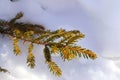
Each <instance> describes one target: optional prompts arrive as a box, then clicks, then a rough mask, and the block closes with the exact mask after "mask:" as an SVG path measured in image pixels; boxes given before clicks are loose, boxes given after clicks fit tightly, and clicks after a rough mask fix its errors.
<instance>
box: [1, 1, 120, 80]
mask: <svg viewBox="0 0 120 80" xmlns="http://www.w3.org/2000/svg"><path fill="white" fill-rule="evenodd" d="M119 7H120V0H13V2H11V1H10V0H0V19H5V20H10V19H11V18H13V17H14V16H15V15H16V14H17V13H18V12H23V13H24V17H23V18H21V19H20V20H18V21H19V22H20V21H23V22H30V23H35V24H42V25H44V26H45V27H46V29H51V30H55V29H59V28H63V29H67V30H72V29H77V30H80V31H81V32H83V33H84V34H85V35H86V37H85V39H83V40H81V41H80V42H79V44H80V45H81V46H83V47H86V48H89V49H92V50H93V51H95V52H96V53H97V54H98V58H97V59H96V60H95V61H92V60H84V59H77V60H73V61H71V62H63V61H62V60H61V59H60V58H59V57H54V59H55V60H56V62H57V63H58V65H59V66H60V67H61V68H62V70H63V76H62V77H60V78H58V77H55V76H54V75H52V74H51V73H50V72H49V70H48V68H47V65H46V64H45V63H44V58H43V55H42V46H40V47H39V46H35V50H34V53H35V55H37V57H36V60H37V64H36V67H35V69H33V70H31V69H29V68H28V67H27V66H26V63H25V62H26V61H25V60H26V53H27V51H26V47H25V46H23V49H22V50H23V51H24V53H23V54H22V55H21V56H18V57H16V56H15V55H14V54H13V52H12V47H11V46H12V43H11V41H10V40H8V38H2V37H1V36H0V64H1V65H0V66H3V67H5V68H7V69H8V70H9V71H10V72H11V74H4V73H0V80H119V79H120V36H119V34H120V27H119V26H120V22H119V21H120V8H119ZM21 46H22V44H21Z"/></svg>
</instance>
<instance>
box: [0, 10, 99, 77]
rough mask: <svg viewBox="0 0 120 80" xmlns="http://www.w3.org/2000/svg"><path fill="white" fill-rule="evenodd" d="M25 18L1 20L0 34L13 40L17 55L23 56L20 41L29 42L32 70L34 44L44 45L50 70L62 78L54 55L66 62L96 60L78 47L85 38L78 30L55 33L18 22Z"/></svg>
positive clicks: (62, 30) (92, 53)
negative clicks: (82, 58)
mask: <svg viewBox="0 0 120 80" xmlns="http://www.w3.org/2000/svg"><path fill="white" fill-rule="evenodd" d="M22 17H23V13H22V12H20V13H18V14H17V15H16V16H15V17H14V18H13V19H11V20H10V21H5V20H0V34H1V35H8V36H9V37H10V38H12V39H13V51H14V53H15V54H16V55H21V52H22V51H21V50H20V47H19V45H18V44H19V40H22V41H24V42H29V43H30V44H29V45H28V56H27V64H28V66H29V67H30V68H34V67H35V56H34V54H33V48H34V45H33V44H40V45H44V46H45V47H44V49H43V51H44V57H45V60H46V63H47V64H48V68H49V69H50V71H51V72H52V73H53V74H55V75H56V76H61V75H62V71H61V69H60V68H59V67H58V65H57V64H56V63H55V62H53V61H52V54H54V55H56V54H57V55H59V56H60V57H61V58H62V59H63V60H64V61H65V60H68V61H70V60H72V59H76V58H77V57H84V58H86V59H88V58H90V59H93V60H94V59H96V58H97V55H96V54H95V53H94V52H93V51H92V50H89V49H86V48H82V47H81V46H79V45H77V44H76V42H78V40H80V39H82V38H84V37H85V35H84V34H83V33H81V32H80V31H78V30H71V31H66V30H64V29H58V30H55V31H51V30H45V27H44V26H43V25H38V24H31V23H23V22H16V21H17V20H18V19H21V18H22Z"/></svg>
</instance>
